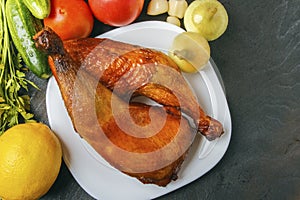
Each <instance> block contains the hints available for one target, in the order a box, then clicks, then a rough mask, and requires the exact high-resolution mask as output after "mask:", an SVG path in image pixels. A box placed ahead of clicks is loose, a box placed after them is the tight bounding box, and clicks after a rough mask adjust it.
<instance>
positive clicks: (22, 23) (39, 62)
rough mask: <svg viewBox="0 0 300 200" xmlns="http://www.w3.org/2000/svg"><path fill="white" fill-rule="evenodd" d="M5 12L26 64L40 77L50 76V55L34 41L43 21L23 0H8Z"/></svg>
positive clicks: (12, 35) (17, 47)
mask: <svg viewBox="0 0 300 200" xmlns="http://www.w3.org/2000/svg"><path fill="white" fill-rule="evenodd" d="M5 14H6V18H7V24H8V28H9V32H10V35H11V38H12V40H13V43H14V45H15V47H16V49H17V50H18V52H19V54H20V55H21V57H22V59H23V61H24V63H25V65H26V66H27V67H28V68H29V69H30V70H31V71H32V72H33V73H34V74H35V75H37V76H38V77H40V78H44V79H46V78H48V77H49V76H50V75H51V70H50V67H49V64H48V57H47V55H46V54H45V53H43V52H41V51H40V50H38V49H37V48H36V46H35V43H34V41H33V36H34V35H35V34H36V33H37V32H38V31H40V30H41V29H42V28H43V23H42V21H41V20H40V19H37V18H35V17H34V16H33V15H32V14H31V12H30V11H29V9H28V8H27V7H26V5H25V4H24V3H23V2H22V0H7V1H6V7H5Z"/></svg>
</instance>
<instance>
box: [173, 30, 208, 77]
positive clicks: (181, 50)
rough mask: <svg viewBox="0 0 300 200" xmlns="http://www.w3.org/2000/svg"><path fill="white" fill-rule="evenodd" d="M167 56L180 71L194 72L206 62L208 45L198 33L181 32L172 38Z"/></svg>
mask: <svg viewBox="0 0 300 200" xmlns="http://www.w3.org/2000/svg"><path fill="white" fill-rule="evenodd" d="M169 56H170V57H171V58H172V60H173V61H174V62H175V63H176V64H177V65H178V66H179V68H180V69H181V70H182V71H184V72H188V73H194V72H197V71H199V70H201V69H202V68H203V67H204V66H205V65H206V64H207V62H208V60H209V58H210V46H209V44H208V42H207V40H206V39H205V38H204V37H203V36H202V35H200V34H199V33H195V32H183V33H180V34H178V35H177V36H176V37H175V38H174V40H173V43H172V46H171V48H170V50H169Z"/></svg>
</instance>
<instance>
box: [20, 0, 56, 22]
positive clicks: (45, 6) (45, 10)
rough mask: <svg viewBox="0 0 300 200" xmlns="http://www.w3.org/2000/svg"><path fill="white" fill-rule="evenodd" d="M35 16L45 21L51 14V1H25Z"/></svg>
mask: <svg viewBox="0 0 300 200" xmlns="http://www.w3.org/2000/svg"><path fill="white" fill-rule="evenodd" d="M23 2H24V4H25V5H26V6H27V8H28V9H29V10H30V12H31V13H32V15H33V16H35V17H36V18H38V19H44V18H46V17H48V16H49V14H50V6H51V3H50V0H23Z"/></svg>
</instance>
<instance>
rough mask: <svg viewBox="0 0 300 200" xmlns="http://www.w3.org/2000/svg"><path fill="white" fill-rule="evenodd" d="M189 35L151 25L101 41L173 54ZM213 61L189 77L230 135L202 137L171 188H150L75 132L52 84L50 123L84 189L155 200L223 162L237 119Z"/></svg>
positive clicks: (110, 195)
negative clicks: (177, 42) (176, 42)
mask: <svg viewBox="0 0 300 200" xmlns="http://www.w3.org/2000/svg"><path fill="white" fill-rule="evenodd" d="M182 31H183V30H182V29H181V28H179V27H177V26H174V25H171V24H168V23H166V22H157V21H148V22H140V23H136V24H132V25H129V26H126V27H122V28H117V29H114V30H113V31H110V32H107V33H105V34H103V35H101V36H99V37H108V38H113V39H115V40H119V41H123V42H128V43H132V44H137V45H141V46H145V47H150V48H154V49H158V50H162V51H164V50H167V49H168V48H169V47H170V45H171V43H172V40H173V38H174V37H175V36H176V35H177V34H178V33H180V32H182ZM217 74H218V71H217V68H216V67H215V66H214V63H213V62H212V60H211V61H210V62H209V63H208V64H207V66H206V67H205V68H204V69H203V70H202V71H201V72H200V73H197V74H185V77H186V79H187V80H188V82H189V83H190V85H191V87H192V88H193V90H194V92H195V94H196V95H197V98H198V101H199V103H200V105H202V107H203V108H204V110H205V111H206V112H207V113H208V114H209V115H211V116H212V117H214V118H215V119H217V120H219V121H220V122H221V123H222V124H223V125H224V130H225V133H224V135H223V136H222V137H221V138H219V139H217V140H215V141H212V142H208V141H207V140H205V139H202V136H200V135H199V136H197V137H196V139H195V141H194V143H193V145H192V149H191V151H190V153H189V155H188V158H187V159H186V160H185V162H184V164H183V166H182V168H181V170H180V172H179V174H178V176H179V178H178V179H177V180H176V181H173V182H171V183H170V184H169V185H167V186H166V187H158V186H156V185H145V184H142V183H141V182H139V181H138V180H137V179H135V178H132V177H129V176H127V175H124V174H122V173H121V172H119V171H118V170H116V169H114V168H112V167H111V166H110V165H109V164H108V163H106V161H105V160H104V159H102V158H101V156H100V155H99V154H97V153H96V152H95V151H94V150H93V148H92V147H91V146H90V145H89V144H87V142H85V141H84V140H83V139H82V138H80V137H79V135H78V134H77V133H76V132H75V131H74V129H73V126H72V124H71V121H70V118H69V116H68V114H67V111H66V109H65V106H64V103H63V100H62V98H61V95H60V92H59V89H58V86H57V84H56V81H55V79H54V78H53V77H52V78H50V80H49V82H48V87H47V92H46V106H47V114H48V118H49V123H50V126H51V128H52V130H53V131H55V132H56V134H57V135H58V137H59V138H60V140H61V142H62V145H63V159H64V161H65V163H66V165H67V167H68V168H69V170H70V172H71V173H72V175H73V176H74V178H75V179H76V181H77V182H78V183H79V184H80V186H81V187H82V188H83V189H84V190H85V191H86V192H87V193H89V194H90V195H91V196H92V197H94V198H96V199H131V200H135V199H138V200H141V199H153V198H156V197H159V196H161V195H164V194H166V193H169V192H171V191H174V190H176V189H178V188H180V187H182V186H184V185H186V184H188V183H190V182H192V181H194V180H196V179H198V178H199V177H201V176H202V175H204V174H205V173H206V172H208V171H209V170H211V169H212V168H213V167H214V166H215V165H216V164H217V163H218V162H219V161H220V159H221V158H222V157H223V155H224V154H225V152H226V150H227V147H228V145H229V142H230V137H231V117H230V112H229V108H228V104H227V101H226V97H225V94H224V89H223V85H222V81H221V80H220V78H218V75H217Z"/></svg>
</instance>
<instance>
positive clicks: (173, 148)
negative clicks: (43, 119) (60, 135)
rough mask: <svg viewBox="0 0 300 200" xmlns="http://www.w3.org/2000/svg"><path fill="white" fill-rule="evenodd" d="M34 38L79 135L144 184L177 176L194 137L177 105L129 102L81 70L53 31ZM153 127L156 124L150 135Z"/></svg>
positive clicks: (109, 160) (166, 180)
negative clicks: (47, 61)
mask: <svg viewBox="0 0 300 200" xmlns="http://www.w3.org/2000/svg"><path fill="white" fill-rule="evenodd" d="M34 39H35V41H36V45H37V47H38V48H39V49H42V50H44V51H45V52H46V53H47V54H48V55H49V64H50V67H51V70H52V72H53V75H54V77H55V79H56V81H57V83H58V85H59V88H60V92H61V94H62V97H63V100H64V103H65V106H66V108H67V111H68V113H69V116H70V117H71V120H72V123H73V125H74V128H75V130H76V131H77V132H78V133H79V134H80V135H81V137H82V138H84V139H85V140H86V141H87V142H88V143H89V144H90V145H91V146H92V147H93V148H94V149H95V150H96V151H97V152H98V153H99V154H100V155H101V156H102V157H103V158H105V159H106V160H107V161H108V162H109V163H110V164H111V165H112V166H114V167H115V168H117V169H118V170H120V171H122V172H124V173H126V174H128V175H130V176H133V177H136V178H138V179H139V180H140V181H141V182H143V183H153V184H157V185H159V186H165V185H167V184H168V183H169V182H170V181H172V180H176V178H177V172H178V170H179V169H180V166H181V164H182V162H183V161H184V158H185V156H186V154H187V152H188V149H189V148H190V145H191V143H192V141H193V139H194V136H195V132H193V130H192V129H191V127H190V126H189V123H188V121H187V120H186V119H185V118H182V117H181V113H180V112H179V111H178V110H177V109H174V108H172V107H165V108H164V107H157V106H148V105H145V104H142V103H132V104H129V105H128V104H127V103H125V102H124V101H123V100H122V99H120V98H118V97H117V96H116V95H114V93H112V92H111V91H110V90H109V89H107V88H106V87H105V86H103V85H102V84H101V83H99V81H98V80H97V79H95V78H94V77H93V76H91V75H90V74H88V73H87V72H86V71H84V70H80V62H78V60H77V61H74V60H73V59H72V58H71V57H70V56H69V54H68V53H67V52H65V50H64V48H63V44H62V41H61V40H60V38H59V37H58V36H57V35H56V34H55V33H54V32H53V31H51V30H50V29H48V28H46V29H45V30H43V31H41V32H40V33H38V34H37V35H36V36H35V38H34ZM150 110H151V111H150ZM127 112H128V113H129V116H128V115H126V113H127ZM150 116H151V117H150ZM117 119H119V120H120V121H118V122H117ZM131 120H132V121H131ZM129 122H132V123H134V124H135V125H136V126H135V125H133V124H132V123H129ZM162 122H163V123H162ZM155 127H160V128H159V129H158V130H157V131H156V132H154V133H152V130H153V128H154V129H155ZM66 134H68V133H66ZM99 173H101V172H99Z"/></svg>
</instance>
